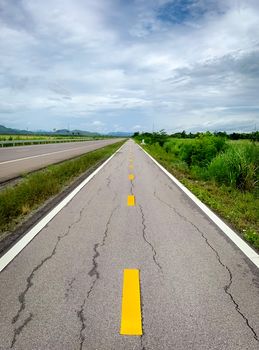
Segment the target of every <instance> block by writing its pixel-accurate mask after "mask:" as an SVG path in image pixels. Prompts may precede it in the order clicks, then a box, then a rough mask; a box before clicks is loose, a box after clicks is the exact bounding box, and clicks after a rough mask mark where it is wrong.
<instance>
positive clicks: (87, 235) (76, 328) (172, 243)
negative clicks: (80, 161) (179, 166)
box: [0, 141, 259, 350]
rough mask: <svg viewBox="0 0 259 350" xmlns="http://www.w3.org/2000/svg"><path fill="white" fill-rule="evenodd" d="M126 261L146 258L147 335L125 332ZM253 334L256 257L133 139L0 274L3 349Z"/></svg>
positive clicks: (222, 341)
mask: <svg viewBox="0 0 259 350" xmlns="http://www.w3.org/2000/svg"><path fill="white" fill-rule="evenodd" d="M130 152H132V153H133V169H130V168H129V164H130V162H129V158H130ZM130 173H133V174H134V175H135V179H134V180H133V181H132V182H131V181H129V179H128V174H130ZM130 193H133V195H135V199H136V205H135V206H132V207H129V206H127V196H128V195H129V194H130ZM125 268H137V269H139V270H140V283H141V307H142V318H143V319H142V324H143V332H144V334H143V336H141V337H140V336H123V335H120V334H119V332H120V319H121V296H122V278H123V269H125ZM258 337H259V274H258V269H257V268H255V267H254V266H253V265H252V263H250V262H249V261H247V259H246V258H245V257H244V255H243V253H241V252H240V251H239V249H238V248H236V247H235V246H234V245H233V244H232V243H231V242H230V241H229V240H228V239H227V238H226V237H225V236H224V234H223V233H222V232H221V231H220V230H219V229H218V228H217V227H216V226H215V225H214V224H213V223H212V222H211V221H210V220H209V219H208V218H207V217H206V216H205V215H204V214H203V213H202V212H201V211H200V210H199V209H198V208H197V207H196V206H195V205H194V204H193V203H192V202H191V201H190V200H189V199H188V198H187V197H186V195H185V194H184V193H182V192H181V191H180V190H179V189H178V188H177V187H176V186H175V185H174V184H173V183H172V182H171V181H170V179H169V178H168V177H167V176H166V175H165V174H164V173H163V172H162V171H161V170H160V169H159V168H158V167H157V166H156V165H155V164H154V163H153V162H152V160H151V159H149V158H148V157H147V155H145V154H144V152H143V151H142V150H140V148H139V147H138V146H137V145H135V144H134V143H133V141H128V142H127V143H126V144H125V145H124V146H123V148H122V150H121V151H120V152H119V153H117V154H116V156H115V157H114V158H113V159H112V160H111V161H110V162H109V163H108V164H107V165H106V166H105V167H104V168H103V169H102V170H101V171H100V172H99V173H98V174H97V175H96V176H95V177H94V178H93V179H92V180H91V181H90V182H89V183H88V184H87V185H86V186H85V187H84V188H83V189H82V190H81V191H80V192H79V193H78V195H77V196H76V197H74V199H73V200H72V201H71V202H70V203H69V204H68V205H67V206H66V207H65V208H64V209H63V210H62V211H61V212H60V213H59V214H58V215H57V216H56V217H55V218H54V219H53V220H52V221H51V222H50V223H49V224H48V226H47V227H45V228H44V229H43V230H42V231H41V232H40V233H39V234H38V236H37V237H36V238H34V240H33V241H32V242H31V243H30V244H29V245H28V246H27V247H26V248H25V249H24V250H23V251H22V252H21V253H20V254H19V255H18V256H17V257H16V258H15V259H14V260H13V261H12V263H11V264H10V265H8V266H7V267H6V269H5V270H4V271H2V273H1V274H0V349H4V350H6V349H16V350H18V349H19V350H30V349H31V350H36V349H41V350H47V349H57V350H58V349H60V350H66V349H68V350H71V349H73V350H74V349H78V350H81V349H90V350H92V349H93V350H95V349H98V350H110V349H114V350H122V349H126V350H127V349H131V350H133V349H139V350H144V349H145V350H149V349H154V350H160V349H161V350H162V349H163V350H164V349H167V350H168V349H170V350H171V349H177V350H178V349H179V350H186V349H193V350H202V349H204V350H205V349H206V350H208V349H217V350H219V349H220V350H222V349H227V350H232V349H233V350H245V349H249V350H256V349H257V350H258V348H259V339H258Z"/></svg>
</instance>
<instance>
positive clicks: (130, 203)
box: [128, 194, 135, 207]
mask: <svg viewBox="0 0 259 350" xmlns="http://www.w3.org/2000/svg"><path fill="white" fill-rule="evenodd" d="M134 205H135V196H133V195H131V194H129V195H128V207H134Z"/></svg>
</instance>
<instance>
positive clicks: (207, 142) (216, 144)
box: [164, 133, 227, 167]
mask: <svg viewBox="0 0 259 350" xmlns="http://www.w3.org/2000/svg"><path fill="white" fill-rule="evenodd" d="M226 147H227V145H226V140H225V138H223V137H219V136H214V135H211V134H209V133H208V134H202V135H200V137H198V138H196V139H189V140H179V139H178V140H177V139H171V140H169V141H167V142H165V144H164V148H165V150H166V151H167V152H170V153H173V154H174V155H175V156H177V157H179V158H180V159H181V160H182V161H184V162H185V163H187V164H188V166H190V167H192V166H199V167H206V166H207V165H208V164H209V163H210V162H211V160H212V159H213V158H214V157H215V156H216V155H217V154H218V153H219V152H221V151H223V150H224V149H225V148H226Z"/></svg>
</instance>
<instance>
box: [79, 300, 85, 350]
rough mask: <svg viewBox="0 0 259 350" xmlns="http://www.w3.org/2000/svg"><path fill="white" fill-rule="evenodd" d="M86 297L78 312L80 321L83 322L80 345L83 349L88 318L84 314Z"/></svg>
mask: <svg viewBox="0 0 259 350" xmlns="http://www.w3.org/2000/svg"><path fill="white" fill-rule="evenodd" d="M85 303H86V299H84V301H83V304H82V305H81V307H80V310H79V311H78V312H77V317H78V318H79V321H80V323H81V329H80V346H79V349H80V350H82V348H83V344H84V341H85V336H84V330H85V328H86V324H85V322H86V318H85V316H84V307H85Z"/></svg>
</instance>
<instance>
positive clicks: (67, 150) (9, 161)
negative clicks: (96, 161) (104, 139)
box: [0, 145, 90, 165]
mask: <svg viewBox="0 0 259 350" xmlns="http://www.w3.org/2000/svg"><path fill="white" fill-rule="evenodd" d="M88 146H89V145H84V146H81V147H75V148H70V149H65V150H61V151H55V152H48V153H43V154H37V155H35V156H29V157H23V158H18V159H12V160H6V161H4V162H0V165H2V164H8V163H14V162H20V161H22V160H28V159H33V158H40V157H46V156H51V155H52V154H58V153H64V152H69V151H76V150H78V149H83V148H85V147H88ZM89 152H90V151H89Z"/></svg>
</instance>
